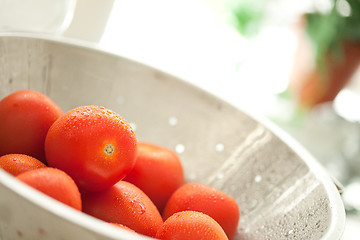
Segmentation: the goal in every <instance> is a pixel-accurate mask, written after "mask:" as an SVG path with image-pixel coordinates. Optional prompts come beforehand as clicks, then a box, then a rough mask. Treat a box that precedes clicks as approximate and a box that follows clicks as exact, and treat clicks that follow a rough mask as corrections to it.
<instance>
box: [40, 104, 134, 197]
mask: <svg viewBox="0 0 360 240" xmlns="http://www.w3.org/2000/svg"><path fill="white" fill-rule="evenodd" d="M136 151H137V139H136V136H135V133H134V131H133V130H132V128H131V127H130V125H129V124H128V123H127V122H126V121H125V120H124V119H123V118H122V117H121V116H119V115H118V114H117V113H115V112H113V111H111V110H109V109H106V108H104V107H99V106H81V107H77V108H75V109H72V110H70V111H68V112H66V113H65V114H64V115H63V116H61V117H60V118H59V119H57V120H56V121H55V122H54V124H53V125H52V126H51V128H50V129H49V131H48V134H47V136H46V140H45V153H46V158H47V161H48V164H49V166H52V167H55V168H59V169H61V170H63V171H65V172H66V173H67V174H69V175H70V176H71V177H72V178H73V179H74V181H75V182H76V183H77V184H78V186H79V188H83V189H85V190H89V191H101V190H104V189H106V188H108V187H110V186H112V185H113V184H115V183H116V182H118V181H120V180H121V179H123V178H124V177H125V176H126V175H127V174H128V173H129V172H130V171H131V169H132V168H133V166H134V164H135V157H136Z"/></svg>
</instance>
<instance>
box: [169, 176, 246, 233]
mask: <svg viewBox="0 0 360 240" xmlns="http://www.w3.org/2000/svg"><path fill="white" fill-rule="evenodd" d="M185 210H193V211H199V212H202V213H205V214H207V215H209V216H210V217H212V218H213V219H215V221H217V222H218V223H219V224H220V226H221V227H222V228H223V229H224V231H225V233H226V235H227V236H228V238H229V239H233V237H234V236H235V234H236V230H237V225H238V222H239V217H240V211H239V207H238V205H237V203H236V201H235V199H233V198H232V197H231V196H229V195H227V194H226V193H224V192H222V191H220V190H218V189H215V188H213V187H210V186H207V185H205V184H201V183H187V184H185V185H183V186H181V187H180V188H178V189H177V190H176V191H175V192H174V193H173V195H172V196H171V197H170V199H169V201H168V203H167V205H166V207H165V209H164V213H163V218H164V219H167V218H168V217H170V216H171V215H173V214H174V213H176V212H180V211H185Z"/></svg>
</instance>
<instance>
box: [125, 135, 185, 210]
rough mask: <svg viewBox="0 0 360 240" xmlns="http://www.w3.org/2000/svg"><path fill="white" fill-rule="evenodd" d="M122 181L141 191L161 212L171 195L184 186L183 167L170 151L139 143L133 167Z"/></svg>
mask: <svg viewBox="0 0 360 240" xmlns="http://www.w3.org/2000/svg"><path fill="white" fill-rule="evenodd" d="M124 180H125V181H128V182H131V183H133V184H134V185H136V186H137V187H138V188H140V189H141V190H143V191H144V192H145V193H146V195H148V196H149V197H150V199H151V200H152V201H153V203H154V204H155V205H156V207H157V208H158V209H159V211H160V212H161V211H162V210H163V209H164V207H165V204H166V202H167V201H168V199H169V198H170V196H171V194H172V193H173V192H174V191H175V190H176V189H177V188H179V187H180V186H181V185H183V184H184V173H183V167H182V165H181V162H180V159H179V158H178V156H177V155H176V153H175V152H174V151H172V150H171V149H168V148H164V147H161V146H157V145H154V144H150V143H143V142H139V144H138V151H137V157H136V163H135V166H134V168H133V170H132V171H131V172H130V173H129V174H128V175H127V176H126V177H125V179H124Z"/></svg>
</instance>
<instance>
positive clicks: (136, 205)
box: [130, 200, 146, 214]
mask: <svg viewBox="0 0 360 240" xmlns="http://www.w3.org/2000/svg"><path fill="white" fill-rule="evenodd" d="M130 204H131V206H132V208H133V210H134V212H135V213H138V214H144V213H145V211H146V209H145V206H144V205H143V204H142V203H141V202H139V201H137V200H131V201H130Z"/></svg>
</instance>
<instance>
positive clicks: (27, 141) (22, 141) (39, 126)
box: [0, 90, 63, 163]
mask: <svg viewBox="0 0 360 240" xmlns="http://www.w3.org/2000/svg"><path fill="white" fill-rule="evenodd" d="M62 114H63V111H62V110H61V109H60V108H59V107H58V106H57V105H56V104H55V103H54V102H53V101H52V100H51V99H50V98H49V97H47V96H45V95H44V94H42V93H40V92H36V91H32V90H21V91H17V92H14V93H12V94H10V95H8V96H7V97H5V98H3V99H2V100H1V101H0V156H2V155H5V154H9V153H22V154H26V155H29V156H32V157H35V158H36V159H38V160H40V161H42V162H44V163H46V160H45V153H44V141H45V137H46V133H47V131H48V129H49V128H50V126H51V125H52V124H53V123H54V121H55V120H56V119H57V118H58V117H60V116H61V115H62Z"/></svg>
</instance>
